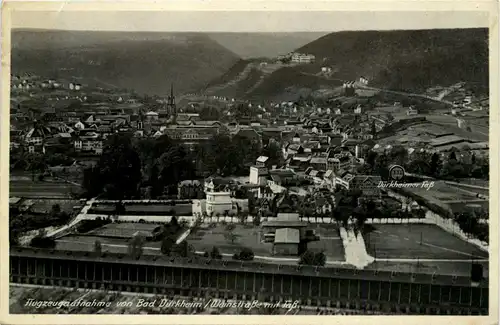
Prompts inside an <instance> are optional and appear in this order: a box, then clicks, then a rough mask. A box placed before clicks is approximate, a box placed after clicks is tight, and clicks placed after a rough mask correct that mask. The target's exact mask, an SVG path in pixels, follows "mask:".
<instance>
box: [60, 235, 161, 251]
mask: <svg viewBox="0 0 500 325" xmlns="http://www.w3.org/2000/svg"><path fill="white" fill-rule="evenodd" d="M96 241H99V242H100V243H101V245H102V252H103V253H105V252H109V253H120V254H127V251H128V240H127V239H122V238H105V237H99V236H79V235H68V236H64V237H61V238H59V239H57V240H56V249H58V250H69V251H84V252H92V251H93V250H94V243H95V242H96ZM160 247H161V243H160V242H147V243H146V244H145V245H144V251H143V253H144V254H145V255H157V254H161V252H160Z"/></svg>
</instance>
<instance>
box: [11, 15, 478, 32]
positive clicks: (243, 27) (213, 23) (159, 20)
mask: <svg viewBox="0 0 500 325" xmlns="http://www.w3.org/2000/svg"><path fill="white" fill-rule="evenodd" d="M11 17H12V20H11V22H12V28H38V29H62V30H94V31H99V30H102V31H171V32H179V31H191V32H195V31H196V32H200V31H203V32H304V31H317V32H334V31H341V30H391V29H433V28H471V27H487V26H488V14H487V13H486V12H480V11H434V12H432V11H430V12H425V11H420V12H415V11H413V12H409V11H408V12H388V11H376V12H374V11H350V12H339V11H336V12H324V11H323V12H321V11H313V12H311V11H309V12H304V11H302V12H297V11H295V12H278V11H267V12H266V11H260V12H255V11H253V12H252V11H247V12H241V11H240V12H238V11H203V12H201V11H189V12H188V11H170V12H155V11H134V12H131V11H118V12H116V11H92V12H89V11H85V12H83V11H78V12H76V11H52V12H49V11H31V12H29V11H22V12H20V11H14V12H12V16H11Z"/></svg>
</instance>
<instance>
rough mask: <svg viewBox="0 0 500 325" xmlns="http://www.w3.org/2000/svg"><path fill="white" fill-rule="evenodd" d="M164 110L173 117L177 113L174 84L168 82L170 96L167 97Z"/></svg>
mask: <svg viewBox="0 0 500 325" xmlns="http://www.w3.org/2000/svg"><path fill="white" fill-rule="evenodd" d="M166 110H167V112H168V113H169V114H170V116H171V117H172V116H173V117H175V116H176V115H177V105H176V103H175V96H174V84H170V96H168V97H167V105H166Z"/></svg>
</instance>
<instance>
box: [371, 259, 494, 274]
mask: <svg viewBox="0 0 500 325" xmlns="http://www.w3.org/2000/svg"><path fill="white" fill-rule="evenodd" d="M479 264H481V265H483V270H484V276H485V277H486V278H487V277H488V262H480V263H479ZM471 268H472V263H469V262H468V261H464V262H434V261H432V262H427V261H425V262H420V261H419V262H418V263H417V262H399V261H398V262H386V261H376V262H373V263H371V264H370V265H368V266H367V267H366V268H365V269H367V270H379V271H394V272H413V273H425V274H433V273H434V272H435V273H436V274H439V275H457V276H470V272H471Z"/></svg>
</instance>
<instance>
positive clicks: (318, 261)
mask: <svg viewBox="0 0 500 325" xmlns="http://www.w3.org/2000/svg"><path fill="white" fill-rule="evenodd" d="M325 264H326V256H325V253H323V252H318V253H316V254H314V264H313V265H315V266H325Z"/></svg>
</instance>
